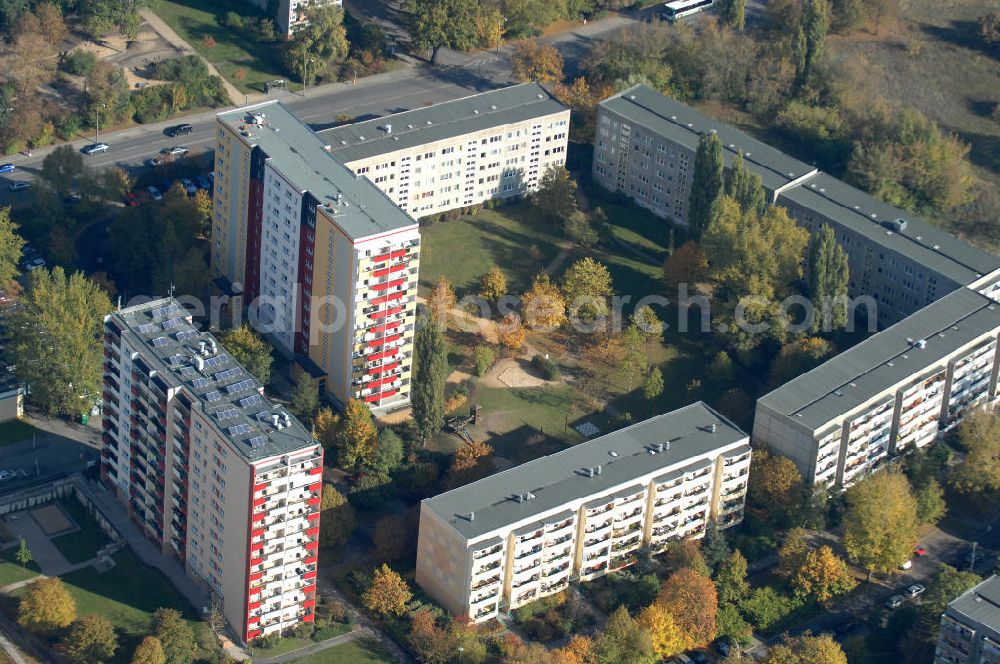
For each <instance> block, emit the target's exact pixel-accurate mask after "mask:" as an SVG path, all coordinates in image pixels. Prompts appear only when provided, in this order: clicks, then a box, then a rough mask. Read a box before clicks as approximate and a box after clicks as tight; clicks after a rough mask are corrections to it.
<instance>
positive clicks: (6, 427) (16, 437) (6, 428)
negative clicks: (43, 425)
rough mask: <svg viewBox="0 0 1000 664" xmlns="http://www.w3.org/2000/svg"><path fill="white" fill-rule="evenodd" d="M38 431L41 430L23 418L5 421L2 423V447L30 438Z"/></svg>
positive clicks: (0, 439)
mask: <svg viewBox="0 0 1000 664" xmlns="http://www.w3.org/2000/svg"><path fill="white" fill-rule="evenodd" d="M36 433H41V432H40V431H39V430H38V429H36V428H35V427H33V426H31V425H30V424H28V423H27V422H24V421H23V420H11V421H10V422H4V423H3V424H0V447H3V446H4V445H12V444H13V443H19V442H21V441H22V440H28V439H29V438H31V437H32V436H33V435H34V434H36Z"/></svg>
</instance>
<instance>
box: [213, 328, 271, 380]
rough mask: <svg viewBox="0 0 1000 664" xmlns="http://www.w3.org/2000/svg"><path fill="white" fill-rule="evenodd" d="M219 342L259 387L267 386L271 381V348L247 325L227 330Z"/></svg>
mask: <svg viewBox="0 0 1000 664" xmlns="http://www.w3.org/2000/svg"><path fill="white" fill-rule="evenodd" d="M220 341H221V342H222V345H223V346H224V347H225V349H226V351H227V352H228V353H229V354H230V355H231V356H232V357H233V358H234V359H235V360H236V361H237V362H239V363H240V364H242V365H243V367H244V368H245V369H246V370H247V371H249V372H250V374H251V375H252V376H253V377H254V378H256V379H257V381H258V382H259V383H260V384H261V385H267V384H268V383H269V382H270V381H271V364H272V363H273V362H274V357H273V355H272V351H273V348H272V347H271V344H269V343H268V342H266V341H265V340H264V338H263V337H261V336H260V334H258V333H257V331H256V330H254V329H253V328H252V327H250V325H249V324H248V323H244V324H243V325H241V326H239V327H237V328H233V329H232V330H229V331H228V332H226V333H225V334H223V335H222V338H221V339H220Z"/></svg>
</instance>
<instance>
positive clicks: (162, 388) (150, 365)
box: [101, 298, 323, 641]
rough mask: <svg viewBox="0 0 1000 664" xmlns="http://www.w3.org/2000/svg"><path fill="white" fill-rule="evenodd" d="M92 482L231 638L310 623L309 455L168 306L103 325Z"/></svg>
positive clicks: (241, 374) (125, 312) (282, 413)
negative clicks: (215, 604)
mask: <svg viewBox="0 0 1000 664" xmlns="http://www.w3.org/2000/svg"><path fill="white" fill-rule="evenodd" d="M103 398H104V406H103V422H102V426H103V434H102V439H103V444H102V448H101V474H102V477H103V478H104V480H105V481H106V482H107V483H108V485H109V486H111V487H112V488H113V489H114V491H116V493H117V495H118V497H119V499H120V500H121V501H122V502H123V503H124V504H125V505H126V506H127V508H128V511H129V514H130V516H131V518H132V519H133V521H135V523H136V524H137V525H138V526H139V527H140V528H141V529H142V530H143V532H144V533H145V534H146V536H147V537H149V538H150V540H152V541H153V542H155V543H156V544H157V545H158V546H159V547H160V548H161V550H162V552H163V553H164V554H167V555H173V556H176V557H177V558H178V559H179V560H180V561H181V562H182V563H183V565H184V568H185V570H186V571H187V573H188V575H189V576H191V577H192V578H193V579H195V580H196V581H198V582H199V583H201V584H202V585H203V586H204V587H205V588H206V589H207V590H208V591H210V592H211V593H212V594H213V595H214V597H215V598H217V599H218V601H220V603H221V607H222V611H223V614H224V615H225V617H226V620H227V621H228V623H229V625H230V626H231V628H232V630H233V631H234V633H236V634H237V635H239V637H240V638H241V639H243V640H244V641H250V640H252V639H254V638H256V637H258V636H261V635H263V634H270V633H279V632H281V631H283V630H286V629H288V628H290V627H294V626H295V625H297V624H299V623H302V622H311V621H312V620H313V619H314V613H313V612H314V610H315V604H316V564H317V551H318V538H319V527H320V525H319V518H320V514H319V503H320V490H321V483H322V473H323V449H322V447H320V446H319V445H318V444H317V442H316V441H315V440H314V439H313V438H312V436H311V435H310V434H309V432H308V431H306V430H305V429H304V428H303V426H302V425H301V424H300V423H299V422H298V421H297V420H296V419H295V418H294V417H293V416H291V415H290V414H289V413H288V411H287V410H285V409H284V408H283V407H281V406H278V405H276V404H273V403H272V402H270V401H269V400H268V399H267V398H265V397H264V396H263V388H262V387H261V386H260V385H259V384H258V383H257V381H256V380H255V379H254V378H253V377H252V376H251V375H250V374H249V372H247V371H246V370H245V369H244V368H243V367H241V366H240V364H239V363H238V362H236V361H235V360H234V359H233V358H232V357H231V356H230V355H228V354H227V353H226V351H225V349H224V348H222V347H221V346H220V345H219V344H218V342H217V341H216V339H215V337H213V336H212V335H211V334H208V333H205V332H199V331H198V329H196V328H195V327H194V326H193V325H192V324H191V317H190V316H189V315H188V314H187V312H186V311H185V310H184V309H183V308H182V307H181V305H180V304H178V303H177V302H176V301H175V300H173V299H172V298H165V299H160V300H154V301H151V302H148V303H146V304H142V305H138V306H134V307H130V308H128V309H121V310H118V311H116V312H114V313H112V314H110V315H108V316H107V317H105V321H104V387H103Z"/></svg>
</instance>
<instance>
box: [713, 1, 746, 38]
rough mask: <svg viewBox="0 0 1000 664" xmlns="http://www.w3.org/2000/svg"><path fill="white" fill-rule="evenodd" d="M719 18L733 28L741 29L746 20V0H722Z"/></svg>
mask: <svg viewBox="0 0 1000 664" xmlns="http://www.w3.org/2000/svg"><path fill="white" fill-rule="evenodd" d="M719 20H720V21H721V22H722V23H723V25H728V26H729V27H731V28H732V29H733V30H740V31H742V30H743V27H744V26H745V25H746V20H747V2H746V0H723V2H722V6H721V8H720V10H719Z"/></svg>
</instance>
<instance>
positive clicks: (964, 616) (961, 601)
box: [934, 575, 1000, 664]
mask: <svg viewBox="0 0 1000 664" xmlns="http://www.w3.org/2000/svg"><path fill="white" fill-rule="evenodd" d="M934 664H1000V577H997V576H995V575H994V576H991V577H990V578H988V579H986V580H985V581H983V582H982V583H980V584H979V585H977V586H976V587H975V588H972V589H970V590H968V591H966V592H964V593H962V594H961V595H959V596H958V597H956V598H955V599H953V600H952V601H951V602H949V603H948V606H947V608H945V611H944V613H943V614H942V615H941V629H940V632H939V635H938V642H937V648H936V649H935V652H934Z"/></svg>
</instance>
